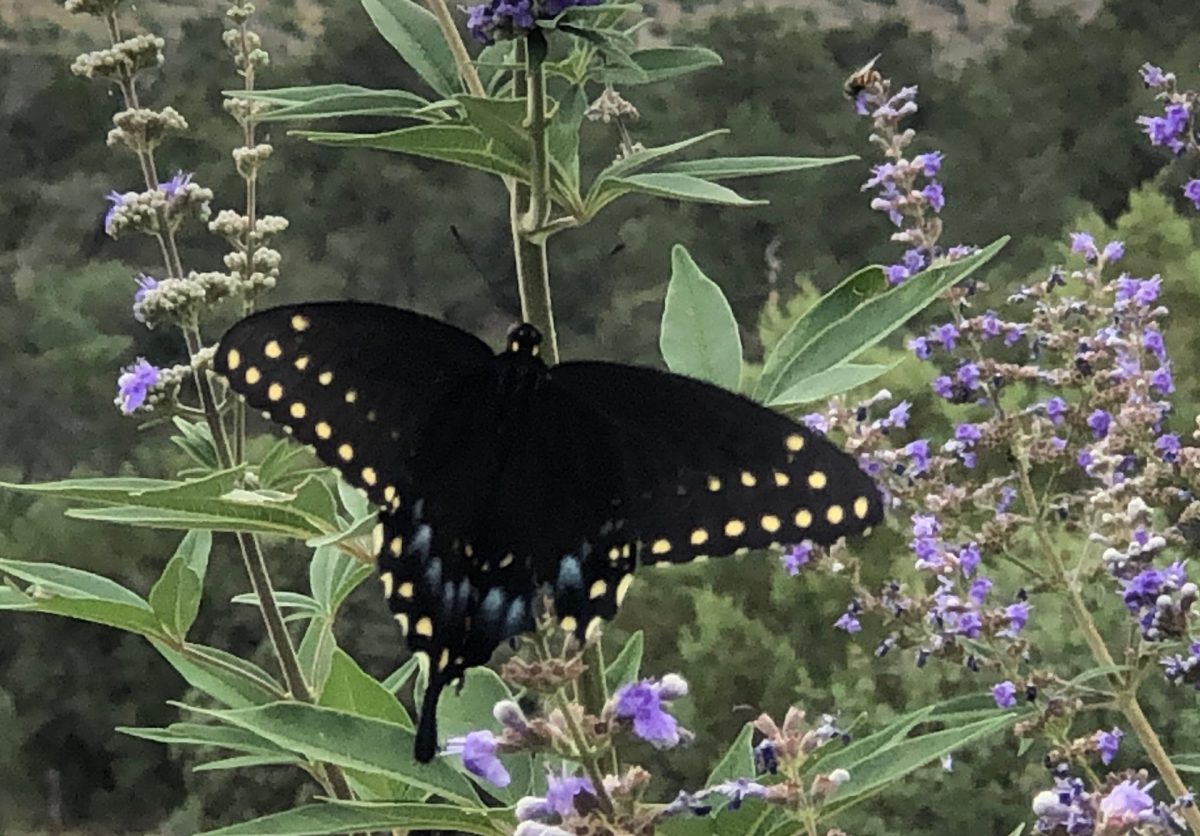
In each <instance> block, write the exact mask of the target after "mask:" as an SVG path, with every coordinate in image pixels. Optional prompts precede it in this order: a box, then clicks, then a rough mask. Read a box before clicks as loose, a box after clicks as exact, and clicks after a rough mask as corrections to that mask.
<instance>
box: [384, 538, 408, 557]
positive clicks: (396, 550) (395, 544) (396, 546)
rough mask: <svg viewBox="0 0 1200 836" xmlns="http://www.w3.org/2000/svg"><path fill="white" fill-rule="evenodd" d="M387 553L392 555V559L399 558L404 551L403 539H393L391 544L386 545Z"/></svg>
mask: <svg viewBox="0 0 1200 836" xmlns="http://www.w3.org/2000/svg"><path fill="white" fill-rule="evenodd" d="M388 551H390V552H391V553H392V556H393V557H399V556H400V554H401V553H402V552H403V551H404V538H403V537H393V538H392V542H390V543H388Z"/></svg>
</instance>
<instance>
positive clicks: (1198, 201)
mask: <svg viewBox="0 0 1200 836" xmlns="http://www.w3.org/2000/svg"><path fill="white" fill-rule="evenodd" d="M1183 196H1184V197H1186V198H1187V199H1188V200H1190V201H1191V202H1192V205H1193V206H1195V207H1196V208H1197V209H1200V180H1188V181H1187V185H1185V186H1184V187H1183Z"/></svg>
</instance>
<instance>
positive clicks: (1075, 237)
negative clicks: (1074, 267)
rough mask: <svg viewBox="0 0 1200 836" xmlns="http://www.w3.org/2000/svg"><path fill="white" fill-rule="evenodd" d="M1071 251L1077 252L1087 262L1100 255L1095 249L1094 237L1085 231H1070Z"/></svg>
mask: <svg viewBox="0 0 1200 836" xmlns="http://www.w3.org/2000/svg"><path fill="white" fill-rule="evenodd" d="M1071 252H1073V253H1079V254H1080V255H1081V256H1083V257H1084V260H1086V261H1087V262H1088V263H1089V264H1091V263H1092V262H1094V261H1095V260H1096V259H1097V258H1099V257H1100V251H1099V250H1098V249H1096V239H1095V238H1093V237H1092V236H1091V235H1089V234H1088V233H1086V232H1072V233H1071Z"/></svg>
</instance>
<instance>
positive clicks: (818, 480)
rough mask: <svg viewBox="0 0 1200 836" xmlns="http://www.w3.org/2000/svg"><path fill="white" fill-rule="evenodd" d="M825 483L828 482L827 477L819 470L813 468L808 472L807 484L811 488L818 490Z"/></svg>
mask: <svg viewBox="0 0 1200 836" xmlns="http://www.w3.org/2000/svg"><path fill="white" fill-rule="evenodd" d="M827 484H829V479H828V478H826V476H825V474H824V473H822V472H821V471H820V470H814V471H813V472H812V473H810V474H808V486H809V487H810V488H812V489H813V490H815V491H819V490H821V488H823V487H825V486H826V485H827Z"/></svg>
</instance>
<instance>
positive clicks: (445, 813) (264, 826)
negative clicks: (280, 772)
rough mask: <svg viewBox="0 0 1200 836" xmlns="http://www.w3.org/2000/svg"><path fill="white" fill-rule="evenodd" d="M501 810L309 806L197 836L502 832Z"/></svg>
mask: <svg viewBox="0 0 1200 836" xmlns="http://www.w3.org/2000/svg"><path fill="white" fill-rule="evenodd" d="M510 819H511V814H510V813H506V812H504V811H491V810H465V809H463V808H461V807H455V806H451V805H448V804H426V803H420V804H363V803H353V802H333V803H330V804H310V805H308V806H306V807H297V808H296V809H294V810H287V811H286V812H283V813H272V814H271V815H269V816H263V817H262V818H258V819H254V820H253V821H248V822H243V823H242V824H235V825H230V826H229V827H222V828H221V829H219V830H209V831H206V832H205V833H202V834H201V835H200V836H330V834H338V833H357V832H364V831H373V830H400V831H405V832H408V831H432V832H435V833H465V834H473V836H504V834H505V833H508V832H510V831H511V827H508V828H506V827H503V826H502V825H501V822H507V821H508V820H510Z"/></svg>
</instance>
